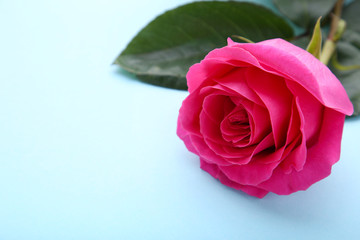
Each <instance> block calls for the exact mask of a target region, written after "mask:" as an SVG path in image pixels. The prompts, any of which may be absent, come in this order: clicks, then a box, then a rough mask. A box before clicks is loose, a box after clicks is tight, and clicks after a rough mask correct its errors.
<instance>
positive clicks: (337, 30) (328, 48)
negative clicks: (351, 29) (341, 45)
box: [320, 0, 346, 65]
mask: <svg viewBox="0 0 360 240" xmlns="http://www.w3.org/2000/svg"><path fill="white" fill-rule="evenodd" d="M343 3H344V0H338V1H337V2H336V4H335V7H334V12H333V15H332V21H331V27H330V32H329V36H328V38H327V39H326V41H325V44H324V47H323V50H322V53H321V55H320V61H321V62H322V63H324V64H325V65H327V64H328V63H329V61H330V59H331V57H332V56H333V54H334V52H335V50H336V42H337V41H338V40H339V39H340V38H341V36H342V34H343V33H344V31H345V27H346V22H345V21H344V20H342V19H341V11H342V6H343Z"/></svg>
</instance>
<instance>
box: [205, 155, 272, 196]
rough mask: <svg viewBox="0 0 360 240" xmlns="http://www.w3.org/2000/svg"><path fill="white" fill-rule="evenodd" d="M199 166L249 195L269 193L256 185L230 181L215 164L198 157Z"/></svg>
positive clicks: (229, 185) (223, 182)
mask: <svg viewBox="0 0 360 240" xmlns="http://www.w3.org/2000/svg"><path fill="white" fill-rule="evenodd" d="M200 167H201V169H203V170H204V171H206V172H208V173H209V174H210V175H211V176H213V177H214V178H217V179H219V180H220V182H221V183H222V184H224V185H226V186H228V187H231V188H235V189H237V190H242V191H243V192H246V193H247V194H249V195H251V196H254V197H258V198H263V197H265V195H266V194H268V193H269V192H268V191H265V190H263V189H261V188H258V187H254V186H246V185H241V184H238V183H236V182H234V181H231V180H230V179H229V178H228V177H227V176H226V175H225V174H224V173H222V172H221V171H220V169H219V168H218V167H217V166H216V165H214V164H209V163H207V162H206V161H204V160H202V159H200Z"/></svg>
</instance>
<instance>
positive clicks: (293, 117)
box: [177, 39, 353, 198]
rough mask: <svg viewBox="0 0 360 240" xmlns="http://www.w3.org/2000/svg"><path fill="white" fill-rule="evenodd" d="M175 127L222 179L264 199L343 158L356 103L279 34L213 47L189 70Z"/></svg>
mask: <svg viewBox="0 0 360 240" xmlns="http://www.w3.org/2000/svg"><path fill="white" fill-rule="evenodd" d="M187 84H188V90H189V95H188V96H187V98H186V99H185V100H184V101H183V103H182V106H181V109H180V113H179V117H178V127H177V134H178V136H179V137H180V138H181V139H182V140H183V141H184V143H185V145H186V147H187V148H188V149H189V151H191V152H193V153H195V154H197V155H198V156H199V157H200V166H201V168H202V169H203V170H205V171H206V172H208V173H209V174H211V175H212V176H213V177H214V178H217V179H219V180H220V182H221V183H223V184H225V185H227V186H229V187H232V188H235V189H238V190H242V191H244V192H246V193H247V194H250V195H252V196H255V197H259V198H262V197H264V196H265V195H266V194H267V193H269V192H273V193H276V194H280V195H287V194H291V193H293V192H296V191H299V190H306V189H307V188H308V187H310V186H311V185H312V184H314V183H315V182H317V181H319V180H321V179H323V178H325V177H327V176H328V175H329V174H330V172H331V167H332V165H333V164H334V163H336V162H337V161H338V160H339V158H340V145H341V137H342V130H343V126H344V120H345V115H351V114H352V112H353V106H352V104H351V102H350V100H349V98H348V96H347V94H346V92H345V90H344V88H343V86H342V85H341V83H340V82H339V80H338V79H337V78H336V77H335V76H334V75H333V74H332V72H331V71H330V70H329V69H328V68H327V67H326V66H325V65H324V64H322V63H321V62H320V61H319V60H318V59H316V58H315V57H314V56H313V55H311V54H310V53H308V52H307V51H305V50H303V49H301V48H299V47H296V46H294V45H293V44H291V43H289V42H287V41H285V40H282V39H271V40H266V41H263V42H259V43H235V42H233V41H231V40H230V39H229V40H228V45H227V46H225V47H223V48H219V49H215V50H213V51H211V52H210V53H209V54H208V55H207V56H206V57H205V59H204V60H202V61H201V62H200V63H198V64H195V65H193V66H192V67H191V68H190V70H189V72H188V74H187Z"/></svg>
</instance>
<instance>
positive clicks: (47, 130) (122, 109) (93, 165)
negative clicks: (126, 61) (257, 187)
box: [0, 0, 360, 240]
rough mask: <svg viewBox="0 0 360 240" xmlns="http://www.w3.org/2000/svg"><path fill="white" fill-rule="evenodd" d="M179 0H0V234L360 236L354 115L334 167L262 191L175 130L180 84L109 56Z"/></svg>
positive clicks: (52, 238) (22, 239)
mask: <svg viewBox="0 0 360 240" xmlns="http://www.w3.org/2000/svg"><path fill="white" fill-rule="evenodd" d="M185 2H188V1H180V0H178V1H175V0H172V1H169V0H154V1H146V0H141V1H140V0H138V1H120V0H92V1H91V0H87V1H73V0H63V1H60V0H58V1H48V0H32V1H26V0H23V1H21V0H2V1H0V30H1V38H0V240H42V239H46V240H56V239H61V240H64V239H86V240H91V239H97V240H104V239H106V240H112V239H124V240H125V239H126V240H127V239H181V240H184V239H189V240H193V239H194V240H199V239H205V240H212V239H218V240H232V239H360V234H359V225H360V220H359V217H360V206H359V199H360V193H359V190H360V187H359V186H360V161H359V153H360V150H359V141H358V139H359V136H360V119H357V120H348V121H346V124H345V129H344V138H343V147H342V155H341V160H340V162H339V163H337V164H336V165H335V166H334V168H333V173H332V175H331V176H330V177H328V178H327V179H325V180H323V181H321V182H319V183H317V184H315V185H313V186H312V187H311V188H310V189H308V190H307V191H305V192H298V193H295V194H293V195H290V196H277V195H273V194H269V195H268V196H266V197H265V198H264V199H262V200H259V199H256V198H253V197H249V196H247V195H245V194H243V193H241V192H237V191H234V190H232V189H230V188H228V187H225V186H223V185H221V184H220V183H219V182H218V181H216V180H215V179H213V178H212V177H211V176H210V175H208V174H207V173H205V172H203V171H202V170H200V168H199V163H198V158H197V156H195V155H193V154H191V153H189V152H188V151H187V150H186V149H185V146H184V144H183V143H182V142H181V141H180V140H179V139H178V138H177V136H176V134H175V129H176V119H177V113H178V109H179V107H180V105H181V102H182V100H183V99H184V98H185V96H186V95H187V93H186V92H183V91H176V90H170V89H163V88H159V87H154V86H150V85H146V84H142V83H140V82H138V81H135V80H133V78H132V77H130V76H127V75H126V74H124V73H121V72H120V71H119V70H118V68H117V67H115V66H110V64H111V62H112V61H113V60H114V58H115V57H116V56H117V54H118V53H119V52H120V51H121V50H122V49H123V48H124V47H125V46H126V44H127V43H128V41H129V40H130V39H131V38H132V37H133V36H134V35H135V34H136V32H137V31H138V30H140V29H141V28H142V27H143V26H144V25H145V24H146V23H148V22H149V21H150V20H151V19H153V18H154V17H155V16H156V15H157V14H159V13H162V12H164V11H165V10H166V9H170V8H173V7H175V6H177V5H179V4H182V3H185ZM267 2H270V1H267Z"/></svg>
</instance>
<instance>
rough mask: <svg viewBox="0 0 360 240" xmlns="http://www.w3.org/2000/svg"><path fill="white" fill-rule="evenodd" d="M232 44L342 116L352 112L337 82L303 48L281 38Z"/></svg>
mask: <svg viewBox="0 0 360 240" xmlns="http://www.w3.org/2000/svg"><path fill="white" fill-rule="evenodd" d="M232 47H233V48H241V49H244V50H247V51H249V52H251V54H252V55H253V56H254V57H255V58H256V59H257V60H258V61H259V62H260V64H261V65H262V66H263V67H265V68H266V67H268V69H271V70H273V71H276V72H278V73H279V74H281V75H283V76H287V78H288V79H290V80H292V81H295V82H298V83H299V84H300V85H301V86H303V87H304V88H305V89H306V90H307V91H309V92H310V93H311V94H313V95H314V96H315V97H316V98H317V99H318V100H319V101H320V102H321V103H322V104H324V105H325V106H327V107H329V108H332V109H335V110H336V111H338V112H341V113H344V114H346V115H351V114H352V113H353V106H352V104H351V102H350V100H349V98H348V96H347V94H346V92H345V89H344V87H343V86H342V85H341V83H340V81H339V80H338V79H337V78H336V77H335V76H334V74H333V73H332V72H331V71H330V70H329V69H328V68H327V67H326V66H325V65H324V64H323V63H321V62H320V61H319V60H318V59H316V58H315V57H314V56H313V55H311V54H310V53H308V52H307V51H305V50H303V49H301V48H299V47H296V46H295V45H293V44H291V43H289V42H287V41H285V40H282V39H271V40H266V41H263V42H259V43H255V44H249V43H247V44H232ZM289 66H291V67H289Z"/></svg>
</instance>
